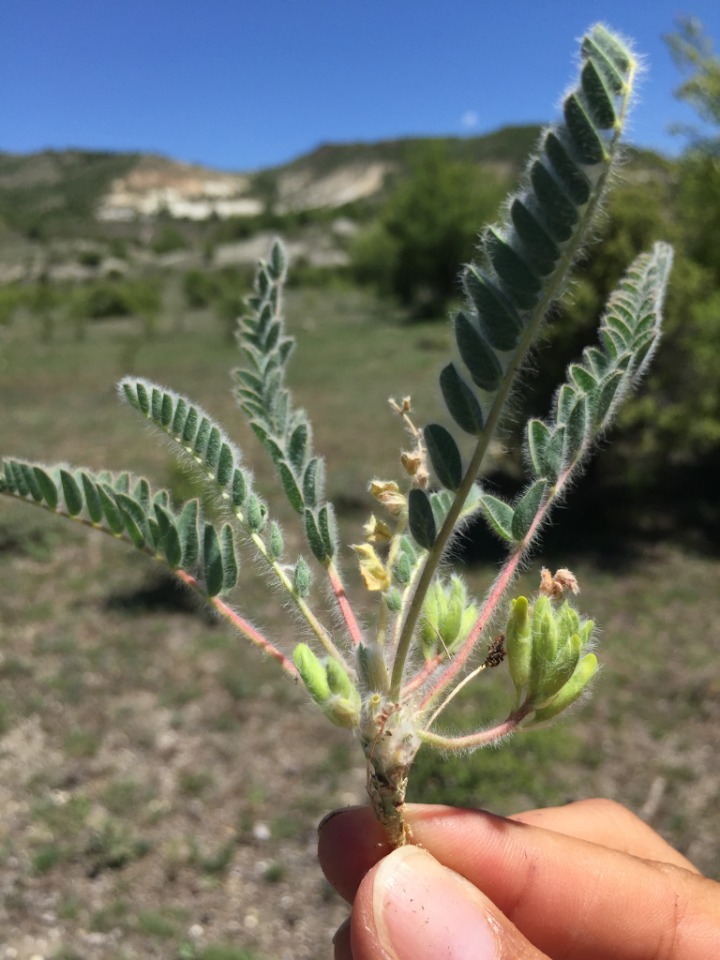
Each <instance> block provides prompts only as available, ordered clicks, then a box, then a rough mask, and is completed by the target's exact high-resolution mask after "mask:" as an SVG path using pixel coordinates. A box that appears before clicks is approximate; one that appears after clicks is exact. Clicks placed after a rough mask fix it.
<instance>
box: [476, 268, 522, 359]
mask: <svg viewBox="0 0 720 960" xmlns="http://www.w3.org/2000/svg"><path fill="white" fill-rule="evenodd" d="M463 285H464V287H465V292H466V294H467V296H468V298H469V300H470V301H471V302H472V303H473V305H474V307H475V309H476V311H477V315H478V327H479V328H480V332H481V333H482V335H483V336H484V337H485V339H486V340H487V342H488V343H489V344H490V345H491V346H493V347H495V349H496V350H512V348H513V347H514V346H515V344H516V343H517V341H518V337H519V336H520V331H521V330H522V320H521V319H520V316H519V314H518V313H517V311H516V310H515V308H514V307H513V305H512V304H511V303H510V302H509V300H508V299H507V297H505V295H504V294H503V293H502V292H501V291H500V290H499V289H498V288H497V286H495V284H493V283H492V282H491V281H490V280H489V279H488V277H487V276H486V275H485V274H484V273H483V272H482V271H481V270H479V269H478V268H477V267H476V266H475V264H474V263H471V264H470V265H469V266H468V267H466V269H465V271H464V273H463Z"/></svg>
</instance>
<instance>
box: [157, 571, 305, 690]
mask: <svg viewBox="0 0 720 960" xmlns="http://www.w3.org/2000/svg"><path fill="white" fill-rule="evenodd" d="M175 574H176V575H177V577H178V578H179V579H180V580H182V582H183V583H184V584H186V585H187V586H188V587H192V588H193V590H196V591H197V592H198V593H200V594H201V595H202V596H203V597H204V599H206V600H207V601H208V602H209V603H210V605H211V606H212V608H213V609H214V610H215V611H216V612H217V613H218V614H219V615H220V616H221V617H222V618H223V619H224V620H227V621H228V622H229V623H231V624H232V625H233V627H234V628H235V629H236V630H237V631H238V633H241V634H242V635H243V636H244V637H247V639H248V640H250V642H251V643H254V644H255V646H256V647H259V648H260V649H261V650H262V651H263V652H264V653H266V654H267V655H268V656H269V657H272V659H273V660H276V661H277V662H278V663H279V664H280V666H281V667H282V668H283V670H284V671H285V672H286V673H288V674H289V675H290V676H291V677H292V678H293V680H298V679H299V677H300V674H299V673H298V671H297V668H296V666H295V664H294V663H293V662H292V660H288V658H287V657H286V656H285V654H283V653H281V651H280V650H278V649H277V647H275V646H274V645H273V644H272V643H270V641H269V640H268V639H267V638H266V637H265V636H263V634H262V633H260V631H259V630H257V629H256V628H255V627H254V626H253V625H252V624H251V623H249V622H248V621H247V620H246V619H245V618H244V617H241V616H240V614H239V613H237V612H236V611H235V610H233V609H232V607H230V606H228V604H227V603H225V601H224V600H221V599H220V598H219V597H205V595H204V592H203V589H202V587H201V586H200V584H199V582H198V581H197V580H196V579H195V577H193V576H191V575H190V574H189V573H186V572H185V571H184V570H176V571H175Z"/></svg>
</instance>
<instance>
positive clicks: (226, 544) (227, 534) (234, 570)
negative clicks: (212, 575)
mask: <svg viewBox="0 0 720 960" xmlns="http://www.w3.org/2000/svg"><path fill="white" fill-rule="evenodd" d="M220 555H221V557H222V565H223V581H222V590H223V591H226V590H232V588H233V587H234V586H235V584H236V583H237V580H238V573H239V565H238V560H237V555H236V553H235V534H234V532H233V528H232V527H231V526H230V524H229V523H224V524H223V526H222V529H221V530H220Z"/></svg>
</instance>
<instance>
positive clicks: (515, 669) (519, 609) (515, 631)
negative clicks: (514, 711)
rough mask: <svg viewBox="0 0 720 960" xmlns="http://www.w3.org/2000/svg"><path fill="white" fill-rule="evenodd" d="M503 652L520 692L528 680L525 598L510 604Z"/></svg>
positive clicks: (529, 643)
mask: <svg viewBox="0 0 720 960" xmlns="http://www.w3.org/2000/svg"><path fill="white" fill-rule="evenodd" d="M505 651H506V653H507V658H508V666H509V668H510V676H511V677H512V681H513V683H514V684H515V686H516V688H517V689H518V690H520V688H521V687H524V686H525V684H526V683H527V682H528V680H529V679H530V663H531V659H532V639H531V633H530V617H529V616H528V601H527V597H518V598H517V599H516V600H513V602H512V610H511V612H510V616H509V618H508V622H507V626H506V627H505Z"/></svg>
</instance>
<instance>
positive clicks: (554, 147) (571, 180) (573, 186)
mask: <svg viewBox="0 0 720 960" xmlns="http://www.w3.org/2000/svg"><path fill="white" fill-rule="evenodd" d="M543 151H544V153H545V154H546V156H547V157H548V159H549V160H550V164H551V169H552V172H553V173H554V174H555V176H556V177H557V179H558V181H559V183H560V186H561V187H562V188H563V190H564V191H565V192H566V193H567V195H568V198H569V199H570V200H571V201H572V202H573V203H575V204H577V205H578V206H582V205H584V204H586V203H587V202H588V200H589V199H590V194H591V192H592V184H591V182H590V180H589V178H588V176H587V174H586V173H585V172H584V171H583V169H582V167H581V166H579V165H578V164H577V163H576V162H575V160H573V158H572V157H571V156H570V154H569V152H568V150H567V148H566V146H565V145H564V143H563V141H562V140H561V139H560V136H559V135H558V132H557V131H555V130H549V131H548V133H547V134H546V136H545V141H544V143H543Z"/></svg>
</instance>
